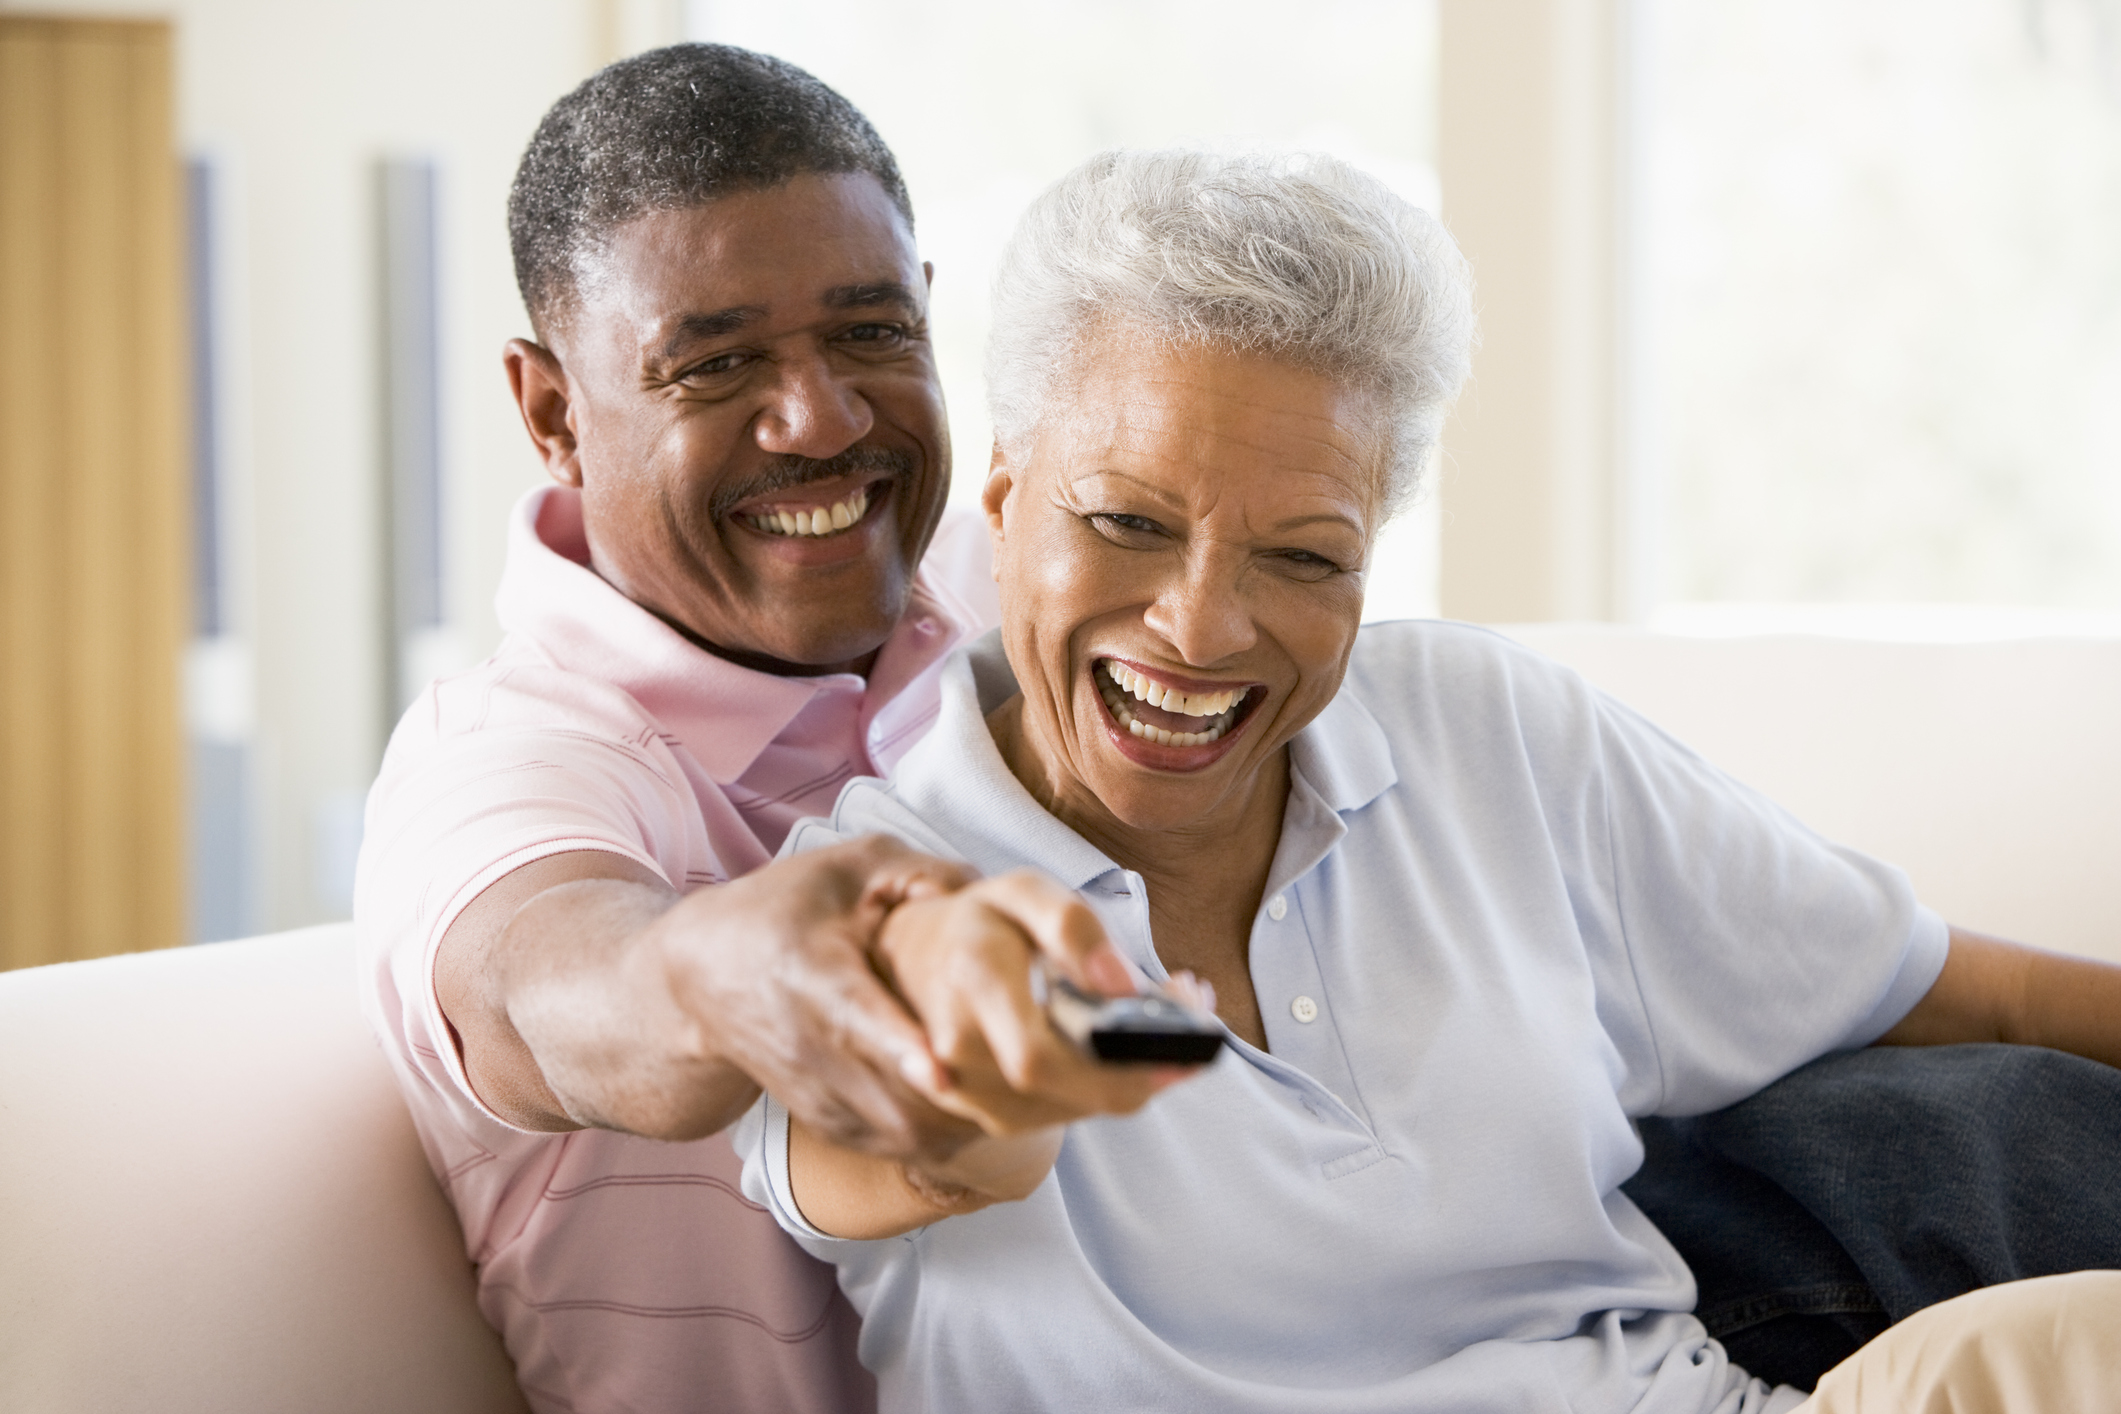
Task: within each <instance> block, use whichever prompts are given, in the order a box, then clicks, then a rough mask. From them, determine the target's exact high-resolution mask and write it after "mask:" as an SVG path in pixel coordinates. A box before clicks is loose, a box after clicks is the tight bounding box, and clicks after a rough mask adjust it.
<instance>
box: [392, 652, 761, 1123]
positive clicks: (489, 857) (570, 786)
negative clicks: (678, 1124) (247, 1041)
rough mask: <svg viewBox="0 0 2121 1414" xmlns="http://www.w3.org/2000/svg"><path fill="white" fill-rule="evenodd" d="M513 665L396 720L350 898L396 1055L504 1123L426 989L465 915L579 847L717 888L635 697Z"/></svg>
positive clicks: (475, 677)
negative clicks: (482, 899)
mask: <svg viewBox="0 0 2121 1414" xmlns="http://www.w3.org/2000/svg"><path fill="white" fill-rule="evenodd" d="M512 656H513V655H512V654H511V651H510V650H508V649H504V650H503V652H502V654H501V655H500V656H499V657H498V658H496V659H495V660H494V661H492V662H489V663H488V664H486V665H483V666H482V667H480V668H477V669H474V670H472V671H471V672H470V673H467V674H465V675H463V676H461V677H458V678H454V679H450V680H447V681H445V682H442V683H438V684H436V685H435V687H433V688H431V689H429V692H428V695H427V697H426V698H425V699H423V701H422V702H421V703H420V704H419V706H418V707H416V708H415V709H414V711H412V712H410V713H408V714H407V716H406V719H405V721H404V722H403V723H401V724H400V726H399V729H398V731H397V733H396V735H395V736H394V737H393V738H392V741H391V746H390V750H389V752H388V753H387V754H386V755H385V757H384V762H383V769H382V772H381V774H380V775H379V776H378V778H377V782H376V786H375V788H374V790H373V791H371V793H370V795H369V801H368V815H367V822H366V829H365V837H364V842H363V848H362V852H361V865H360V872H359V875H358V877H357V879H356V881H355V900H354V914H355V920H356V923H357V925H358V928H359V932H360V936H361V948H362V956H363V969H362V970H363V974H364V979H365V981H366V982H367V989H368V990H369V992H370V996H369V1001H370V1005H371V1007H372V1009H374V1010H375V1012H376V1013H377V1015H376V1016H375V1020H376V1022H377V1024H378V1025H379V1027H380V1028H381V1029H382V1031H383V1032H384V1034H385V1035H386V1037H388V1038H390V1039H392V1040H394V1041H395V1042H396V1043H397V1047H398V1049H399V1051H400V1055H399V1056H398V1057H397V1058H396V1059H399V1060H400V1061H401V1062H403V1063H408V1064H410V1065H411V1066H412V1067H413V1068H414V1069H415V1070H418V1071H420V1072H421V1073H422V1074H423V1077H424V1078H425V1079H426V1080H427V1081H428V1082H429V1085H430V1086H433V1087H435V1088H436V1089H437V1090H438V1091H440V1092H442V1093H441V1095H440V1096H438V1098H443V1099H446V1100H449V1101H453V1102H456V1103H461V1104H463V1105H467V1106H469V1107H472V1108H473V1109H475V1110H476V1111H477V1113H478V1114H479V1115H480V1116H481V1117H483V1118H484V1119H486V1120H488V1121H491V1122H493V1123H497V1124H499V1123H505V1121H502V1120H501V1119H500V1117H499V1116H498V1115H495V1114H494V1113H493V1112H492V1111H491V1110H490V1109H488V1108H487V1107H486V1106H485V1105H484V1104H483V1103H482V1102H480V1101H479V1099H478V1097H477V1095H476V1094H475V1093H474V1092H473V1090H472V1088H471V1085H470V1082H469V1081H468V1079H467V1078H466V1076H465V1073H464V1066H463V1061H462V1058H461V1057H460V1055H459V1054H458V1050H457V1046H456V1043H455V1040H454V1037H453V1036H452V1034H451V1031H450V1027H449V1024H448V1022H447V1020H446V1019H445V1018H444V1017H443V1015H442V1011H441V1007H440V1005H439V1003H438V1002H437V1000H436V998H435V994H434V986H433V977H434V959H435V952H436V949H437V948H438V946H439V945H440V943H441V939H442V936H443V934H444V933H446V932H447V931H448V929H449V925H450V924H451V923H453V922H455V921H456V917H457V915H458V914H459V913H461V912H462V911H463V910H464V908H465V906H466V905H468V904H469V903H470V902H471V901H472V900H473V899H475V898H477V897H478V896H479V894H480V893H481V892H482V891H483V890H484V889H485V888H486V887H487V886H488V885H490V884H492V883H493V882H494V881H496V880H497V879H499V878H501V877H502V876H503V875H505V874H508V873H510V872H512V871H514V870H516V869H518V868H521V867H522V866H523V865H525V864H528V863H530V862H532V861H533V860H537V859H541V858H544V857H545V856H547V855H553V854H561V853H566V852H568V851H572V850H585V849H594V850H607V851H609V852H610V853H613V854H618V855H623V856H624V857H626V858H628V859H631V860H633V861H635V862H636V863H638V864H640V865H642V866H644V867H646V868H648V869H650V870H653V871H654V872H655V873H656V874H658V875H660V876H661V877H662V878H663V879H664V880H665V881H666V882H668V883H669V884H670V885H671V886H672V887H673V888H676V889H679V890H684V889H688V888H691V887H694V886H697V885H699V884H703V883H708V882H713V881H716V880H719V879H721V878H723V877H726V875H725V873H724V871H723V869H722V865H721V862H720V861H719V860H718V859H717V857H716V852H715V850H714V848H713V846H712V844H711V842H710V841H709V839H708V835H707V830H706V825H705V818H706V815H707V813H708V812H707V811H705V810H703V808H702V804H701V802H700V801H699V800H698V799H697V798H696V792H695V791H694V789H693V787H692V786H691V784H690V783H689V782H688V780H687V776H686V773H685V771H684V770H683V769H682V768H681V767H680V765H679V764H678V762H677V760H676V759H675V756H674V754H673V752H672V750H671V747H670V744H669V743H668V742H667V741H666V740H665V739H664V738H663V737H662V736H661V735H660V733H659V732H658V730H657V728H656V726H655V724H654V723H653V722H652V721H650V720H649V719H648V718H647V717H646V715H645V714H644V713H643V712H642V711H641V709H640V708H639V707H638V706H637V705H636V704H635V703H634V702H633V700H632V699H631V698H629V697H627V696H626V694H625V693H623V692H620V691H618V690H616V689H614V688H612V687H610V686H608V685H606V684H602V683H599V682H596V681H594V680H592V679H588V678H584V677H582V676H580V675H578V674H571V673H567V672H564V671H562V670H560V669H557V668H553V667H550V666H549V665H545V664H542V663H537V662H534V661H532V662H525V661H522V660H521V659H520V658H518V659H517V660H516V661H510V659H511V657H512ZM716 804H720V802H716Z"/></svg>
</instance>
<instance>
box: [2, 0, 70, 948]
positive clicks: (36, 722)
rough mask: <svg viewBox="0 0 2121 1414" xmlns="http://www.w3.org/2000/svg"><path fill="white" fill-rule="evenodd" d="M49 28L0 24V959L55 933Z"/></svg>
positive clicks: (57, 810) (59, 795)
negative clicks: (0, 433)
mask: <svg viewBox="0 0 2121 1414" xmlns="http://www.w3.org/2000/svg"><path fill="white" fill-rule="evenodd" d="M56 49H57V38H56V35H54V34H52V33H50V32H49V31H48V30H47V29H46V28H44V27H40V26H32V25H21V24H8V23H5V22H0V427H4V428H6V429H7V433H6V435H5V436H0V966H20V965H23V964H27V963H33V962H44V961H50V960H54V959H55V958H56V956H57V949H58V946H59V943H60V940H61V938H62V936H63V929H64V922H65V911H64V908H63V906H62V880H61V866H62V863H63V859H64V855H63V852H62V850H61V848H60V842H61V835H60V830H59V821H60V818H61V811H62V809H63V801H64V798H65V797H64V792H63V791H62V789H61V779H60V763H59V743H60V740H61V738H60V732H61V730H62V722H63V718H62V714H61V712H60V701H61V669H62V666H63V665H62V663H61V661H60V652H59V650H60V645H61V642H62V641H63V640H62V634H61V632H60V628H59V623H58V614H57V613H56V612H55V607H56V606H55V605H54V604H53V603H52V600H51V594H50V588H51V586H52V585H54V584H57V583H58V582H59V566H60V559H61V556H60V547H59V546H58V544H56V543H55V542H54V541H53V539H52V536H51V530H52V527H53V526H54V525H56V524H58V522H59V506H60V499H59V498H60V489H61V488H60V482H59V479H58V478H57V477H56V476H54V475H53V474H52V472H51V469H52V468H53V467H54V466H56V465H57V464H58V462H59V456H60V441H59V419H58V418H57V417H56V416H55V415H54V411H53V410H54V409H55V407H56V406H57V403H58V393H59V378H58V369H57V365H56V360H55V359H54V358H53V355H52V348H53V344H54V341H55V339H56V337H57V331H58V328H59V322H60V321H59V311H58V307H57V299H56V292H55V290H54V286H53V282H52V280H51V278H50V272H51V271H52V270H53V269H54V268H55V267H56V265H57V263H58V240H59V230H58V223H57V221H56V220H55V219H54V213H55V212H56V210H57V208H58V197H59V166H58V122H59V110H58V102H57V93H58V84H57V65H56V63H55V57H56Z"/></svg>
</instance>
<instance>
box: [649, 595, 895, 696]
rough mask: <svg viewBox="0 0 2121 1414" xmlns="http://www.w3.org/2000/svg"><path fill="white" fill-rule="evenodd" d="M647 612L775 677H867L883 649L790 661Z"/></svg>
mask: <svg viewBox="0 0 2121 1414" xmlns="http://www.w3.org/2000/svg"><path fill="white" fill-rule="evenodd" d="M643 607H646V606H645V605H644V606H643ZM648 612H649V613H651V614H655V616H656V618H657V619H659V620H661V621H662V622H663V623H665V624H667V625H669V627H670V628H671V629H672V630H673V631H674V632H676V633H677V635H678V636H679V637H681V638H683V639H684V640H685V641H686V642H687V643H690V644H691V645H692V646H693V647H695V648H697V649H699V650H701V651H702V652H705V653H712V654H713V655H714V656H715V657H717V658H720V659H722V660H723V661H724V662H728V663H734V664H736V665H737V666H738V667H740V668H749V669H751V670H752V671H753V672H755V673H771V674H772V675H773V676H774V677H777V678H822V677H829V676H831V675H832V674H834V673H853V674H854V675H855V676H856V677H861V678H866V677H868V676H869V670H870V669H871V668H873V667H875V666H876V659H877V655H878V654H880V653H882V652H883V651H884V650H883V648H882V647H881V646H878V647H876V648H872V649H870V650H869V651H868V652H867V653H864V654H863V655H862V656H861V657H859V658H853V659H849V660H848V661H847V662H844V663H789V662H784V661H783V660H781V659H779V658H773V657H769V656H767V655H766V654H764V653H752V652H749V651H747V650H745V649H742V648H725V647H723V646H722V645H721V644H719V643H714V642H711V641H709V640H708V639H705V638H702V637H700V636H699V635H698V634H696V633H694V632H693V631H692V630H691V629H689V628H687V627H685V625H683V624H681V623H679V622H678V621H677V620H676V619H673V618H670V617H669V616H668V615H665V614H658V613H656V611H655V610H653V609H649V610H648Z"/></svg>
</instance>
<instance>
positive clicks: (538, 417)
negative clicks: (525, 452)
mask: <svg viewBox="0 0 2121 1414" xmlns="http://www.w3.org/2000/svg"><path fill="white" fill-rule="evenodd" d="M501 364H502V366H503V367H505V368H506V369H507V370H508V390H509V391H510V392H511V393H514V394H515V400H516V411H518V412H520V413H521V414H522V415H523V427H524V429H525V430H526V431H528V432H529V433H530V440H531V442H532V444H533V445H535V446H536V447H537V449H538V456H539V458H540V459H541V460H542V461H543V462H544V463H545V473H546V475H548V476H550V477H551V478H552V479H553V480H554V481H557V482H559V483H560V484H561V485H562V486H572V487H575V488H576V489H578V490H579V489H580V488H581V485H582V455H581V446H580V444H579V443H578V442H577V441H576V440H575V434H574V418H573V416H572V415H571V414H572V411H573V409H572V406H571V404H570V402H569V398H568V388H567V370H565V369H564V368H562V367H560V361H559V359H558V358H556V357H554V355H553V352H552V350H551V349H548V348H546V347H545V346H544V345H543V344H533V343H532V342H530V340H528V339H510V340H509V341H508V344H507V347H505V348H503V349H502V350H501Z"/></svg>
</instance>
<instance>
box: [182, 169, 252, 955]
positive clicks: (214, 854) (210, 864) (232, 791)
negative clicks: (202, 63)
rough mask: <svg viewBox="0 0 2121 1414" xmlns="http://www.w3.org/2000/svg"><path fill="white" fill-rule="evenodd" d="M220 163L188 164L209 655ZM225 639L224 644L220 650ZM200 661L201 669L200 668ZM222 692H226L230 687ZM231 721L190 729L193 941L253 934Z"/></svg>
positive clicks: (219, 490)
mask: <svg viewBox="0 0 2121 1414" xmlns="http://www.w3.org/2000/svg"><path fill="white" fill-rule="evenodd" d="M217 177H218V174H217V172H216V171H215V169H214V165H213V163H212V162H210V161H208V160H205V159H202V158H193V159H190V160H188V161H187V162H186V163H185V164H184V207H185V232H186V241H185V283H186V295H187V296H188V299H189V303H190V307H191V308H190V313H191V346H190V352H191V486H192V567H193V568H192V576H193V579H192V603H193V632H194V636H195V638H196V639H197V640H199V644H198V646H199V647H200V648H206V649H215V648H218V649H221V650H223V651H224V653H225V651H226V650H227V649H228V648H230V647H237V648H240V645H234V644H231V643H230V642H229V636H230V634H231V632H232V629H233V626H232V625H231V624H230V622H229V612H228V608H229V606H228V587H227V577H226V575H225V574H224V573H223V565H224V560H225V546H224V544H223V542H222V536H221V516H222V510H223V500H224V497H223V490H224V486H225V483H226V479H227V468H226V467H225V466H224V465H223V456H222V449H223V445H224V443H223V439H222V435H221V434H222V428H221V417H220V403H221V399H220V372H221V367H222V357H221V352H222V351H221V328H220V308H221V302H220V290H219V288H218V282H217V281H216V279H215V271H216V268H217V266H218V262H219V251H218V248H217V247H218V244H219V240H220V231H219V229H218V222H217V211H218V205H219V198H220V191H219V183H218V181H217ZM216 640H218V642H216ZM196 665H197V664H196V658H195V662H194V670H196ZM223 690H224V691H225V690H227V689H226V688H225V687H224V688H223ZM226 730H227V726H226V724H225V723H223V724H219V725H218V726H217V727H212V728H209V729H208V730H206V731H202V730H201V724H200V723H198V722H194V723H192V724H191V728H190V731H189V733H188V734H189V736H190V739H191V776H190V780H189V782H188V788H189V792H190V801H189V806H190V826H191V838H190V841H189V844H190V856H191V858H190V875H191V877H190V884H191V937H192V941H193V942H199V943H207V942H218V941H221V940H222V939H226V938H240V937H242V936H244V935H245V934H246V933H248V932H250V930H251V873H250V796H251V779H250V776H251V772H250V761H251V751H250V743H249V742H248V741H245V740H241V739H229V738H227V737H224V736H220V735H216V734H215V733H216V732H225V731H226Z"/></svg>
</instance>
